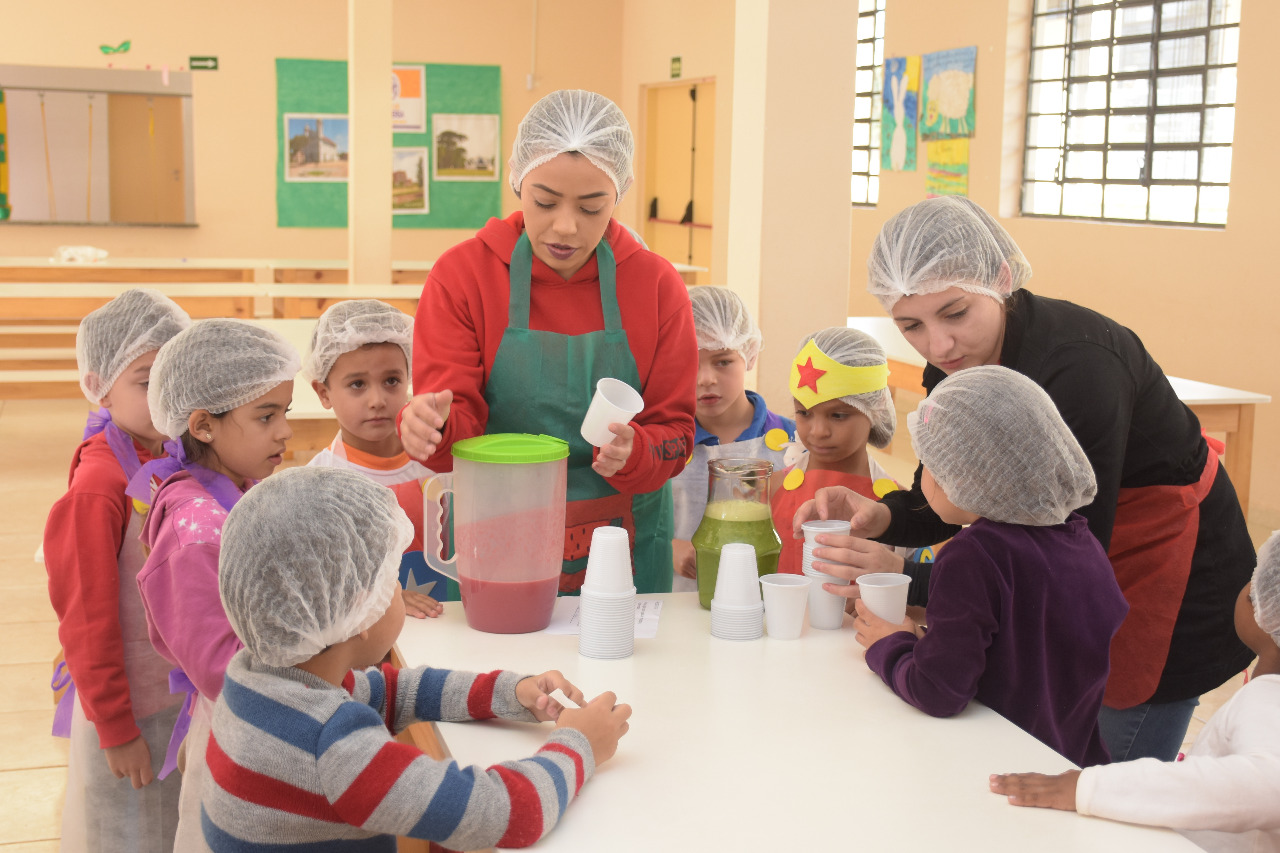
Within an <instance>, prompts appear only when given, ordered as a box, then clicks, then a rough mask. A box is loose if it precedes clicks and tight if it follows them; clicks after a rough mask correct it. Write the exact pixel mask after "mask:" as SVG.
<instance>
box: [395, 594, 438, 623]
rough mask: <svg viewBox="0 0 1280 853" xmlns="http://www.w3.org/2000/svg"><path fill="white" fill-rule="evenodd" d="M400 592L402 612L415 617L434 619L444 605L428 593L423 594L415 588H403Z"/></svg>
mask: <svg viewBox="0 0 1280 853" xmlns="http://www.w3.org/2000/svg"><path fill="white" fill-rule="evenodd" d="M400 592H401V597H402V598H404V612H405V613H407V614H408V615H410V616H412V617H414V618H415V619H426V618H428V617H430V618H431V619H434V618H436V617H437V616H439V615H440V614H441V613H443V612H444V605H443V604H441V603H440V602H438V601H436V600H435V599H434V598H432V597H431V596H429V595H423V594H422V593H420V592H418V591H417V590H415V589H403V590H401V591H400Z"/></svg>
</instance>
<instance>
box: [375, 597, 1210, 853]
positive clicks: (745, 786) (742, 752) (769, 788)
mask: <svg viewBox="0 0 1280 853" xmlns="http://www.w3.org/2000/svg"><path fill="white" fill-rule="evenodd" d="M642 597H643V598H655V599H661V600H662V601H663V602H664V610H663V613H662V618H661V622H660V623H659V628H658V636H657V638H656V639H652V640H637V641H636V652H635V654H634V655H633V656H632V657H631V658H628V659H626V660H621V661H596V660H590V659H588V658H583V657H580V656H579V655H578V653H577V637H575V636H564V635H549V634H544V633H539V634H523V635H520V634H517V635H501V634H485V633H481V632H478V631H472V630H471V629H470V628H468V627H467V625H466V621H465V618H464V616H463V613H462V606H461V604H460V603H456V602H448V603H446V604H445V611H444V615H443V616H441V617H440V618H439V619H434V620H423V621H420V620H415V619H409V620H407V622H406V624H405V627H404V631H403V632H402V633H401V635H400V639H399V641H398V643H397V646H396V649H397V653H398V655H399V657H400V658H401V660H403V661H404V662H405V663H406V664H408V665H420V664H426V663H429V664H432V665H434V666H442V667H447V668H453V669H470V670H476V671H482V672H483V671H489V670H492V669H495V668H507V669H514V670H517V671H523V672H527V673H530V674H534V673H538V672H542V671H544V670H548V669H559V670H560V671H561V672H563V673H564V674H565V675H566V676H567V677H568V678H569V679H570V680H571V681H573V682H574V683H575V684H577V685H578V686H579V687H580V688H582V690H583V691H584V692H585V693H586V694H587V695H588V697H590V696H593V695H595V694H598V693H600V692H603V691H605V690H613V691H614V692H616V693H617V694H618V697H619V700H620V701H623V702H628V703H630V704H631V705H632V706H633V708H634V715H633V716H632V718H631V731H630V732H629V733H628V734H627V735H626V736H625V737H624V738H623V739H622V741H621V743H620V745H619V749H618V753H617V755H616V756H615V757H614V758H613V759H612V760H611V761H610V762H608V763H607V764H605V765H604V767H603V768H601V770H600V772H599V773H598V774H597V776H596V777H595V778H594V779H592V780H591V781H590V782H589V783H587V785H586V786H585V787H584V788H583V790H582V794H581V797H580V801H579V802H575V803H573V804H572V805H571V806H570V807H569V810H568V812H567V813H566V815H565V818H564V820H563V821H562V822H561V823H560V825H558V826H557V827H556V828H555V829H554V830H553V831H552V833H551V834H550V835H549V836H548V837H547V838H546V839H544V840H543V841H542V842H541V843H539V844H538V845H536V847H537V848H539V849H545V850H573V851H579V850H608V851H610V853H625V852H626V851H644V853H652V851H654V850H680V851H685V850H699V851H721V850H732V851H755V850H767V851H789V850H815V851H817V850H858V851H866V853H870V851H884V850H895V849H919V850H940V851H941V850H975V851H983V853H989V851H995V850H1036V851H1041V853H1043V851H1067V850H1073V851H1075V850H1078V851H1090V853H1094V851H1102V850H1124V851H1127V853H1139V851H1162V853H1165V851H1179V850H1195V849H1197V848H1196V847H1195V846H1194V845H1192V844H1191V843H1190V842H1187V841H1185V840H1184V839H1182V838H1181V837H1180V836H1178V835H1176V834H1175V833H1172V832H1170V831H1167V830H1155V829H1149V828H1141V827H1135V826H1129V825H1126V824H1118V823H1112V822H1109V821H1102V820H1093V819H1088V818H1082V817H1080V816H1078V815H1076V814H1070V813H1066V812H1051V811H1046V810H1041V809H1020V808H1016V807H1013V806H1010V805H1008V803H1007V802H1006V801H1005V799H1004V798H1003V797H999V796H996V795H993V794H991V793H990V792H989V791H988V789H987V777H988V775H989V774H991V773H993V772H1001V771H1040V772H1046V773H1056V772H1061V771H1062V770H1065V769H1068V768H1069V767H1071V766H1072V765H1071V763H1070V762H1068V761H1067V760H1066V759H1065V758H1063V757H1062V756H1060V755H1058V754H1057V753H1056V752H1054V751H1053V750H1051V749H1049V747H1047V746H1045V745H1044V744H1042V743H1040V742H1039V741H1038V740H1036V739H1035V738H1033V737H1031V736H1030V735H1028V734H1026V733H1025V732H1023V731H1022V730H1021V729H1019V728H1017V727H1016V726H1014V725H1013V724H1012V723H1010V722H1008V721H1007V720H1005V719H1004V718H1003V717H1001V716H999V715H998V714H996V713H995V712H994V711H991V710H990V709H988V708H985V707H982V706H980V705H977V704H976V703H975V704H973V705H971V706H970V707H969V708H968V709H966V710H965V711H964V712H963V713H961V714H960V715H959V716H957V717H954V718H951V719H934V718H932V717H928V716H926V715H925V714H922V713H920V712H919V711H916V710H915V709H914V708H912V707H910V706H909V705H907V704H906V703H905V702H903V701H902V700H901V699H899V698H898V697H897V696H895V695H893V693H892V692H890V690H889V688H888V687H886V686H885V685H884V684H883V683H882V682H881V681H880V679H879V677H877V676H876V675H875V674H873V673H872V672H871V671H870V670H868V669H867V667H866V664H865V663H864V662H863V655H862V648H861V647H860V646H858V644H857V643H856V642H854V639H853V632H852V629H851V627H850V624H849V622H848V619H847V618H846V625H845V628H844V629H843V630H840V631H814V630H811V629H808V628H806V629H805V630H806V633H805V634H804V635H803V636H802V637H801V638H800V639H799V640H795V641H791V642H785V641H777V640H770V639H769V638H768V637H767V636H766V637H765V638H764V639H761V640H756V641H752V642H729V641H725V640H719V639H715V638H713V637H711V635H710V614H709V613H708V612H707V611H704V610H702V609H701V608H700V607H699V606H698V599H697V596H696V595H695V594H693V593H672V594H667V595H660V596H642ZM549 729H550V726H549V725H542V726H532V725H522V724H516V723H502V722H486V723H438V724H436V731H437V734H438V737H439V739H440V740H441V742H442V743H443V744H444V746H445V748H446V750H447V751H448V753H449V754H450V755H452V757H453V758H455V759H456V760H457V761H459V762H461V763H463V764H481V765H486V766H487V765H491V764H494V763H497V762H498V761H502V760H505V759H513V758H521V757H525V756H528V755H530V754H532V753H533V752H534V751H535V750H536V749H537V748H538V747H539V746H540V745H541V743H542V742H543V741H544V740H545V739H546V736H547V733H548V731H549Z"/></svg>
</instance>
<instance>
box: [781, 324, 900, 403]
mask: <svg viewBox="0 0 1280 853" xmlns="http://www.w3.org/2000/svg"><path fill="white" fill-rule="evenodd" d="M887 387H889V365H888V363H887V362H886V363H885V364H872V365H869V366H867V367H849V366H848V365H844V364H841V363H840V362H838V361H836V360H834V359H832V358H830V357H828V356H827V355H826V353H824V352H823V351H822V350H820V349H818V345H817V344H815V343H814V342H813V341H812V340H810V341H809V342H808V343H807V344H805V345H804V349H802V350H800V354H799V355H797V356H796V360H795V361H794V362H792V364H791V394H792V396H794V397H795V398H796V399H797V400H799V401H800V405H802V406H804V407H805V408H806V409H812V408H813V407H814V406H816V405H818V404H819V403H825V402H827V401H828V400H836V399H839V398H840V397H852V396H854V395H856V394H868V393H870V392H872V391H879V390H880V389H881V388H887Z"/></svg>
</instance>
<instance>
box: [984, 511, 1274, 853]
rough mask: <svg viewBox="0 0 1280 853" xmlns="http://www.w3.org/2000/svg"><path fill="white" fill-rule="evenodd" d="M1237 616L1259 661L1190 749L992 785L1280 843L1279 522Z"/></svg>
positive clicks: (1235, 845)
mask: <svg viewBox="0 0 1280 853" xmlns="http://www.w3.org/2000/svg"><path fill="white" fill-rule="evenodd" d="M1235 622H1236V633H1238V634H1239V635H1240V639H1241V640H1242V641H1243V642H1244V644H1245V645H1247V646H1248V647H1249V648H1250V649H1251V650H1252V651H1253V653H1254V654H1256V655H1257V656H1258V663H1257V666H1255V667H1254V669H1253V676H1252V677H1251V678H1250V679H1249V680H1248V682H1247V683H1246V684H1245V685H1244V687H1242V688H1241V689H1240V691H1239V692H1238V693H1236V695H1235V696H1232V697H1231V699H1230V700H1228V701H1227V703H1226V704H1225V705H1223V706H1222V707H1221V708H1220V709H1218V712H1217V713H1216V714H1214V715H1213V718H1212V719H1210V720H1209V722H1208V724H1207V725H1206V726H1205V727H1204V729H1203V730H1202V731H1201V732H1200V734H1199V736H1197V737H1196V740H1195V744H1194V745H1193V746H1192V747H1191V751H1190V752H1188V753H1187V756H1186V758H1185V759H1183V760H1181V761H1177V762H1169V761H1159V760H1157V759H1155V758H1140V759H1138V760H1136V761H1128V762H1124V763H1117V764H1111V765H1108V766H1106V767H1086V768H1085V769H1084V770H1068V771H1067V772H1065V773H1062V774H1061V775H1058V776H1045V775H1042V774H1039V773H1010V774H1007V775H1006V774H1001V775H995V776H992V777H991V790H992V791H994V792H995V793H997V794H1004V795H1006V796H1007V797H1008V798H1009V802H1010V803H1013V804H1014V805H1016V806H1039V807H1042V808H1054V809H1063V810H1065V811H1078V812H1079V813H1080V814H1083V815H1093V816H1094V817H1104V818H1110V819H1111V820H1122V821H1125V822H1127V823H1137V824H1145V825H1148V826H1168V827H1172V828H1174V829H1177V830H1179V831H1180V832H1181V833H1182V834H1183V835H1185V836H1186V837H1187V838H1189V839H1191V840H1192V841H1194V842H1195V843H1196V844H1199V845H1200V846H1201V847H1203V848H1204V849H1206V850H1214V851H1234V850H1280V805H1278V804H1280V725H1277V721H1278V720H1280V531H1277V532H1275V533H1272V534H1271V537H1270V538H1269V539H1267V541H1266V542H1265V543H1263V545H1262V548H1261V549H1259V550H1258V566H1257V568H1256V569H1255V570H1254V573H1253V580H1252V582H1251V583H1250V584H1248V585H1246V586H1245V587H1244V589H1242V590H1241V591H1240V596H1239V597H1238V598H1237V599H1236V607H1235Z"/></svg>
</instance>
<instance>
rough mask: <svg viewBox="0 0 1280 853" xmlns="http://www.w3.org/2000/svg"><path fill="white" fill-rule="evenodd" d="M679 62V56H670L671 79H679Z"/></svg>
mask: <svg viewBox="0 0 1280 853" xmlns="http://www.w3.org/2000/svg"><path fill="white" fill-rule="evenodd" d="M680 64H681V63H680V57H678V56H673V57H671V79H672V80H678V79H680Z"/></svg>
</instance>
